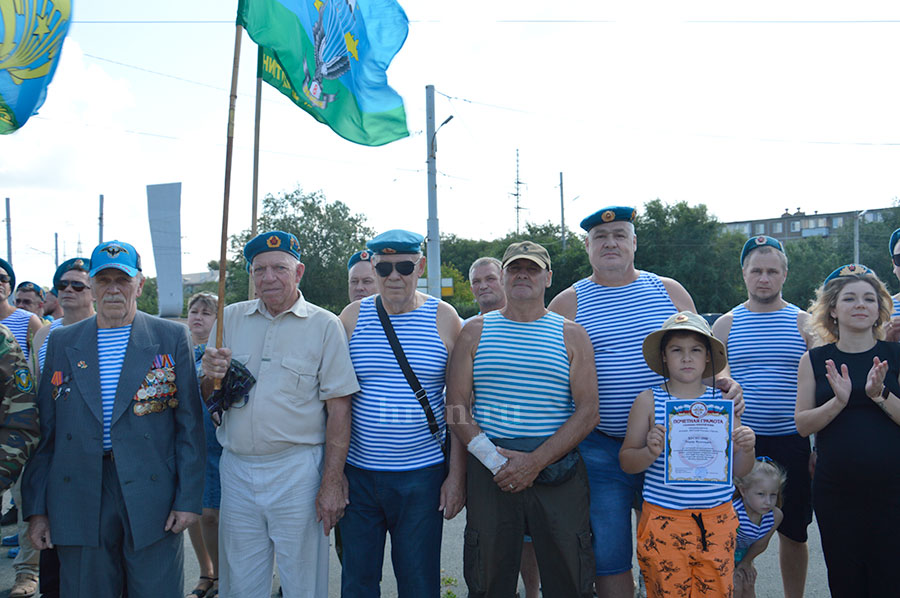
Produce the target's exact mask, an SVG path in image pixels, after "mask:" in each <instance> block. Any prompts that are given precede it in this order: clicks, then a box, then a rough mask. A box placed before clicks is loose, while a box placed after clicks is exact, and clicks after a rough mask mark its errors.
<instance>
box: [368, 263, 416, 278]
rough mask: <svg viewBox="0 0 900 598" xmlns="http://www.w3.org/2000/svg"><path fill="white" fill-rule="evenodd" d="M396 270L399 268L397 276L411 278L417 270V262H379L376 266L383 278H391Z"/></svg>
mask: <svg viewBox="0 0 900 598" xmlns="http://www.w3.org/2000/svg"><path fill="white" fill-rule="evenodd" d="M394 268H397V274H400V275H401V276H409V275H410V274H412V273H413V270H415V269H416V262H411V261H409V260H407V261H405V262H378V263H377V264H375V271H376V272H378V276H380V277H382V278H387V277H388V276H390V275H391V272H393V271H394Z"/></svg>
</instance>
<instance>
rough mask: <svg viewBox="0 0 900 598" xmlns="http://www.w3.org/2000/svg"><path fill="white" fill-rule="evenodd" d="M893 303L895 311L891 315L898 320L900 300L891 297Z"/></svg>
mask: <svg viewBox="0 0 900 598" xmlns="http://www.w3.org/2000/svg"><path fill="white" fill-rule="evenodd" d="M891 301H892V302H893V303H894V311H893V313H892V314H891V317H892V318H896V317H897V316H900V299H897V298H896V297H891Z"/></svg>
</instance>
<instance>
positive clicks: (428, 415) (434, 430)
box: [375, 295, 444, 451]
mask: <svg viewBox="0 0 900 598" xmlns="http://www.w3.org/2000/svg"><path fill="white" fill-rule="evenodd" d="M375 310H376V311H377V312H378V319H379V320H381V327H382V328H384V334H385V336H387V339H388V342H389V343H390V344H391V349H393V351H394V357H396V358H397V363H398V364H399V365H400V369H401V370H403V375H404V376H406V382H407V383H408V384H409V387H410V388H411V389H412V391H413V392H414V393H415V395H416V399H417V400H418V401H419V405H421V406H422V411H424V412H425V419H427V420H428V430H429V431H430V432H431V435H432V436H433V437H434V439H435V440H437V443H438V444H439V445H440V446H441V450H442V451H443V450H444V439H443V438H442V437H441V429H440V428H439V427H438V424H437V420H436V419H435V417H434V411H432V410H431V404H430V403H429V402H428V395H427V394H426V393H425V389H424V388H422V385H421V384H419V379H418V378H416V373H415V372H413V370H412V367H410V365H409V361H408V360H407V359H406V354H405V353H404V352H403V347H401V346H400V340H399V339H398V338H397V333H396V332H394V326H393V325H392V324H391V319H390V318H389V317H388V314H387V312H386V311H385V310H384V305H383V304H382V302H381V295H378V296H377V297H375Z"/></svg>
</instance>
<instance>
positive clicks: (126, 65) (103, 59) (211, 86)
mask: <svg viewBox="0 0 900 598" xmlns="http://www.w3.org/2000/svg"><path fill="white" fill-rule="evenodd" d="M85 56H87V57H88V58H93V59H94V60H100V61H102V62H108V63H110V64H115V65H117V66H124V67H125V68H129V69H134V70H136V71H142V72H145V73H150V74H151V75H158V76H160V77H166V78H168V79H175V80H176V81H181V82H183V83H191V84H192V85H199V86H201V87H207V88H209V89H215V90H216V91H226V92H227V91H228V90H227V89H225V88H224V87H217V86H215V85H210V84H209V83H201V82H200V81H194V80H193V79H186V78H184V77H179V76H177V75H169V74H168V73H160V72H159V71H152V70H150V69H147V68H144V67H142V66H135V65H133V64H126V63H124V62H119V61H118V60H111V59H109V58H103V57H102V56H95V55H93V54H85Z"/></svg>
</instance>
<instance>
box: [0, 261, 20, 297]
mask: <svg viewBox="0 0 900 598" xmlns="http://www.w3.org/2000/svg"><path fill="white" fill-rule="evenodd" d="M0 268H3V269H4V270H6V273H7V274H9V290H10V291H12V290H13V289H14V288H16V273H15V272H14V271H13V269H12V266H11V265H10V263H9V262H7V261H6V260H5V259H3V258H2V257H0Z"/></svg>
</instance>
